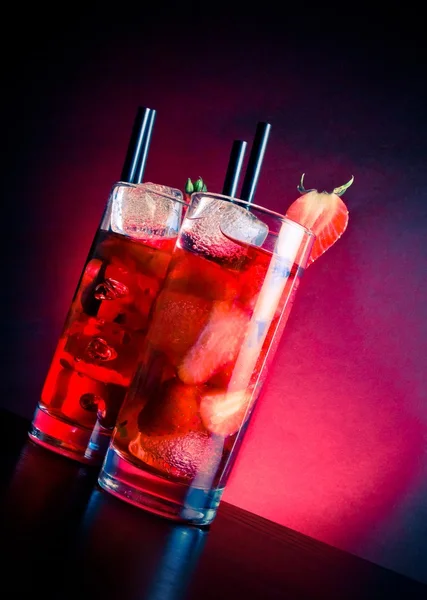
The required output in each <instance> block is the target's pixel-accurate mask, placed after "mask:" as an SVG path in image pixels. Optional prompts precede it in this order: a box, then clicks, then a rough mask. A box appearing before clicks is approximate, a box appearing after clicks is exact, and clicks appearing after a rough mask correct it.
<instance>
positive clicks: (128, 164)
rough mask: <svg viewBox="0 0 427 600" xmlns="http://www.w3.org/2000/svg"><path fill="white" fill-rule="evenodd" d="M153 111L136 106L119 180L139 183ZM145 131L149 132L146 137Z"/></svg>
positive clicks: (148, 141)
mask: <svg viewBox="0 0 427 600" xmlns="http://www.w3.org/2000/svg"><path fill="white" fill-rule="evenodd" d="M155 112H156V111H155V110H152V109H151V108H146V107H143V106H140V107H138V110H137V113H136V116H135V120H134V123H133V128H132V134H131V136H130V140H129V145H128V149H127V153H126V158H125V161H124V164H123V169H122V174H121V177H120V181H126V182H128V183H141V181H142V175H143V171H144V167H145V162H146V160H147V153H148V146H149V143H150V138H151V131H148V130H149V129H150V122H151V128H152V126H153V123H154V117H153V116H152V113H154V115H155ZM147 131H148V133H149V136H148V138H147ZM141 158H142V163H141ZM141 167H142V169H141Z"/></svg>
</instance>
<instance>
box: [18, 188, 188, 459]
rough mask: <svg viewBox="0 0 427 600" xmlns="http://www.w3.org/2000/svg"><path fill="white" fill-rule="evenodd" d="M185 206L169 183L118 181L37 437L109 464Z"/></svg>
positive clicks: (51, 375)
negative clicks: (107, 453)
mask: <svg viewBox="0 0 427 600" xmlns="http://www.w3.org/2000/svg"><path fill="white" fill-rule="evenodd" d="M185 206H186V203H185V201H184V200H183V195H182V193H181V192H180V191H179V190H175V189H173V188H168V187H166V186H159V185H155V184H150V183H145V184H131V183H123V182H118V183H116V184H115V185H114V186H113V188H112V190H111V193H110V196H109V199H108V202H107V205H106V209H105V213H104V216H103V219H102V221H101V223H100V226H99V229H98V231H97V233H96V236H95V239H94V242H93V244H92V247H91V249H90V252H89V254H88V257H87V260H86V263H85V266H84V268H83V272H82V274H81V277H80V281H79V283H78V286H77V289H76V292H75V294H74V298H73V300H72V303H71V306H70V309H69V312H68V316H67V318H66V321H65V324H64V327H63V331H62V334H61V336H60V339H59V342H58V345H57V348H56V351H55V354H54V356H53V359H52V362H51V365H50V368H49V370H48V373H47V376H46V379H45V382H44V386H43V390H42V393H41V398H40V400H39V403H38V407H37V409H36V411H35V415H34V418H33V422H32V425H31V429H30V432H29V436H30V438H31V439H32V440H33V441H34V442H36V443H38V444H40V445H41V446H44V447H46V448H48V449H50V450H53V451H55V452H57V453H59V454H62V455H64V456H68V457H69V458H73V459H75V460H77V461H80V462H83V463H88V464H101V463H102V460H103V458H104V455H105V451H106V449H107V446H108V442H109V438H110V435H111V432H112V430H113V426H114V424H115V421H116V418H117V414H118V411H119V408H120V406H121V404H122V401H123V399H124V397H125V393H126V389H127V387H128V385H129V383H130V381H131V377H132V375H133V373H134V371H135V369H136V366H137V361H138V357H139V351H140V348H141V345H142V342H143V340H144V338H145V334H146V331H147V324H148V317H149V314H150V310H151V307H152V304H153V301H154V299H155V298H156V296H157V294H158V292H159V290H160V287H161V284H162V282H163V279H164V277H165V275H166V271H167V268H168V265H169V261H170V258H171V254H172V250H173V247H174V245H175V242H176V238H177V233H178V230H179V227H180V225H181V221H182V213H183V209H184V207H185Z"/></svg>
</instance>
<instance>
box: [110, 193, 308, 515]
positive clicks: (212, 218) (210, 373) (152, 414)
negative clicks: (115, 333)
mask: <svg viewBox="0 0 427 600" xmlns="http://www.w3.org/2000/svg"><path fill="white" fill-rule="evenodd" d="M313 241H314V235H313V234H312V233H311V232H310V231H308V230H307V229H305V228H304V227H302V226H301V225H299V224H297V223H295V222H293V221H291V220H289V219H287V218H285V217H283V216H282V215H279V214H277V213H274V212H272V211H269V210H267V209H265V208H262V207H260V206H255V205H251V204H248V203H247V202H244V201H241V200H238V199H235V198H231V197H227V196H223V195H218V194H211V193H196V194H193V195H192V198H191V202H190V205H189V208H188V210H187V212H186V216H185V218H184V220H183V223H182V227H181V231H180V233H179V236H178V240H177V244H176V246H175V249H174V252H173V255H172V260H171V263H170V265H169V270H168V274H167V276H166V279H165V281H164V284H163V287H162V290H161V292H160V294H159V296H158V297H157V299H156V301H155V304H154V307H153V312H152V315H151V318H150V325H149V328H148V332H147V336H146V340H145V344H144V349H143V351H142V352H141V357H140V361H139V364H138V368H137V370H136V373H135V376H134V378H133V380H132V383H131V385H130V387H129V390H128V393H127V395H126V398H125V401H124V404H123V406H122V408H121V410H120V413H119V416H118V421H117V424H116V427H115V429H114V432H113V436H112V439H111V442H110V447H109V449H108V451H107V454H106V457H105V460H104V463H103V466H102V469H101V472H100V476H99V480H98V481H99V484H100V486H101V487H102V488H103V489H104V490H106V491H108V492H110V493H111V494H113V495H115V496H117V497H119V498H121V499H122V500H124V501H126V502H129V503H131V504H134V505H137V506H140V507H142V508H143V509H146V510H148V511H151V512H153V513H157V514H159V515H161V516H164V517H167V518H169V519H173V520H176V521H182V522H188V523H192V524H197V525H207V524H209V523H210V522H212V520H213V519H214V518H215V515H216V511H217V508H218V505H219V502H220V499H221V496H222V493H223V491H224V487H225V485H226V482H227V479H228V477H229V474H230V471H231V468H232V466H233V464H234V462H235V459H236V456H237V453H238V451H239V448H240V445H241V442H242V439H243V436H244V434H245V431H246V429H247V425H248V422H249V418H250V416H251V414H252V412H253V408H254V405H255V402H256V400H257V398H258V396H259V394H260V391H261V388H262V386H263V383H264V381H265V379H266V376H267V373H268V369H269V365H270V363H271V360H272V358H273V355H274V353H275V350H276V348H277V345H278V342H279V340H280V337H281V335H282V333H283V329H284V326H285V323H286V320H287V317H288V315H289V311H290V309H291V306H292V302H293V299H294V296H295V292H296V290H297V288H298V285H299V282H300V279H301V276H302V274H303V273H304V268H305V266H306V264H307V260H308V258H309V255H310V251H311V247H312V244H313Z"/></svg>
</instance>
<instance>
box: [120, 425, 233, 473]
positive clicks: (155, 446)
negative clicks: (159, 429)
mask: <svg viewBox="0 0 427 600" xmlns="http://www.w3.org/2000/svg"><path fill="white" fill-rule="evenodd" d="M129 450H130V452H131V453H132V454H133V455H134V456H136V457H137V458H139V460H141V461H142V462H144V463H146V464H148V465H150V466H152V467H154V468H156V469H159V470H160V471H163V472H165V473H168V474H170V475H174V476H175V477H182V478H185V479H192V478H193V477H195V476H196V475H197V474H198V473H199V471H203V472H206V471H207V472H209V471H210V470H212V467H216V466H217V465H218V463H219V459H220V457H221V450H222V447H221V446H220V447H218V445H217V444H215V440H213V439H211V438H210V437H209V435H208V434H207V433H198V432H190V433H187V434H186V435H159V436H149V435H144V434H142V433H138V435H137V436H136V437H135V438H134V439H133V440H132V441H131V442H129Z"/></svg>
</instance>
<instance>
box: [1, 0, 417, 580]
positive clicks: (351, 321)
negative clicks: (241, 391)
mask: <svg viewBox="0 0 427 600" xmlns="http://www.w3.org/2000/svg"><path fill="white" fill-rule="evenodd" d="M103 10H105V9H103ZM302 12H303V11H302ZM45 16H46V15H43V14H41V13H40V12H39V11H38V12H37V13H34V15H28V14H27V17H26V20H25V23H23V24H22V28H21V29H20V31H19V39H16V40H15V43H14V44H13V45H12V46H10V45H9V43H8V44H7V45H6V42H5V41H3V42H2V43H3V44H4V48H3V57H4V67H5V69H4V81H6V82H7V84H6V93H5V94H4V97H3V102H5V109H4V110H3V131H4V132H5V139H4V141H3V149H4V150H5V159H4V161H3V163H2V166H3V168H4V170H5V172H4V176H3V182H2V183H3V185H2V194H3V208H2V213H3V228H2V229H3V235H2V242H3V244H4V249H3V253H2V256H3V286H2V303H3V304H2V307H3V310H2V328H3V330H4V336H3V340H4V342H3V354H2V366H3V369H2V381H3V383H4V388H3V393H2V399H1V403H2V405H3V406H5V407H7V408H9V409H11V410H14V411H15V412H18V413H20V414H23V415H25V416H27V417H31V416H32V413H33V411H34V409H35V407H36V403H37V399H38V395H39V391H40V388H41V385H42V383H43V379H44V376H45V374H46V371H47V368H48V366H49V362H50V359H51V357H52V353H53V350H54V348H55V345H56V341H57V338H58V335H59V333H60V330H61V327H62V323H63V320H64V317H65V314H66V311H67V309H68V306H69V302H70V300H71V296H72V294H73V292H74V288H75V285H76V283H77V280H78V277H79V275H80V270H81V268H82V265H83V262H84V260H85V258H86V254H87V252H88V249H89V246H90V243H91V241H92V236H93V234H94V232H95V229H96V227H97V226H98V222H99V219H100V216H101V213H102V210H103V207H104V204H105V201H106V199H107V196H108V194H109V191H110V188H111V186H112V184H113V183H114V182H115V181H116V180H117V179H118V178H119V175H120V172H121V167H122V163H123V160H124V156H125V152H126V147H127V143H128V139H129V135H130V130H131V127H132V122H133V118H134V115H135V111H136V108H137V106H138V105H147V106H150V107H152V108H155V109H157V120H156V124H155V128H154V133H153V140H152V145H151V149H150V154H149V158H148V162H147V170H146V177H145V179H146V180H147V181H154V182H158V183H164V184H168V185H171V186H174V187H179V188H182V187H183V185H184V182H185V180H186V178H187V177H192V178H197V177H198V176H199V175H201V176H202V177H203V178H204V179H205V180H206V182H207V184H208V188H209V189H210V190H212V191H214V190H220V189H221V187H222V182H223V179H224V175H225V170H226V166H227V161H228V156H229V152H230V148H231V143H232V141H233V140H234V139H236V138H240V139H246V140H247V141H248V142H249V144H250V143H251V141H252V138H253V134H254V131H255V126H256V123H257V122H258V121H261V120H262V121H269V122H270V123H271V124H272V131H271V136H270V141H269V144H268V148H267V152H266V156H265V161H264V166H263V169H262V173H261V178H260V181H259V185H258V189H257V193H256V202H257V203H260V204H264V205H265V206H267V207H269V208H272V209H274V210H277V211H279V212H285V210H286V208H287V207H288V206H289V204H290V203H291V202H292V201H293V200H294V199H295V198H296V197H297V195H298V192H297V190H296V186H297V184H298V182H299V179H300V176H301V173H303V172H305V173H306V180H305V183H306V185H307V187H318V188H319V189H329V190H330V189H332V188H333V187H335V186H338V185H341V184H343V183H344V182H346V181H347V180H348V179H349V177H350V176H351V175H352V174H353V175H354V176H355V182H354V184H353V186H352V187H351V188H350V189H349V191H347V193H346V195H345V196H344V200H345V201H346V203H347V205H348V208H349V210H350V222H349V226H348V230H347V232H346V233H345V235H344V237H343V238H342V239H341V240H340V241H339V242H338V243H337V244H336V245H335V246H334V247H333V248H331V249H330V250H329V251H328V253H327V254H325V256H323V257H322V258H321V259H319V261H318V262H316V263H315V264H314V265H313V266H312V267H310V269H309V270H308V271H307V273H306V275H305V276H304V279H303V282H302V285H301V287H300V291H299V292H298V296H297V299H296V302H295V306H294V309H293V312H292V314H291V317H290V319H289V322H288V325H287V328H286V331H285V335H284V337H283V339H282V342H281V344H280V347H279V351H278V354H277V358H276V362H275V366H274V369H273V371H272V373H271V377H270V378H269V380H268V383H267V385H266V387H265V393H264V394H263V397H262V399H261V400H260V402H259V405H258V407H257V410H256V413H255V418H254V419H253V421H252V423H251V425H250V428H249V431H248V434H247V438H246V440H245V443H244V445H243V448H242V451H241V454H240V456H239V459H238V462H237V465H236V467H235V470H234V472H233V473H232V476H231V478H230V481H229V485H228V488H227V490H226V493H225V497H224V498H225V500H227V501H229V502H231V503H233V504H236V505H238V506H241V507H243V508H246V509H248V510H251V511H253V512H255V513H257V514H260V515H262V516H264V517H266V518H268V519H271V520H273V521H276V522H279V523H282V524H284V525H286V526H288V527H291V528H294V529H296V530H298V531H301V532H303V533H306V534H308V535H310V536H313V537H315V538H317V539H320V540H322V541H325V542H327V543H330V544H332V545H335V546H337V547H339V548H343V549H345V550H347V551H350V552H352V553H355V554H358V555H360V556H363V557H365V558H368V559H370V560H372V561H374V562H376V563H379V564H381V565H383V566H386V567H390V568H392V569H395V570H397V571H399V572H401V573H404V574H407V575H409V576H412V577H414V578H416V579H419V580H421V581H425V582H427V559H426V557H427V525H426V524H427V509H426V502H425V499H426V497H427V457H426V434H427V405H426V393H425V391H426V381H425V377H426V376H425V371H426V368H425V365H426V358H425V357H426V356H427V352H426V337H427V327H426V323H427V320H426V308H425V302H426V293H427V284H426V273H427V257H426V250H425V248H426V246H425V240H426V230H427V201H426V200H427V199H426V197H425V196H426V192H425V156H426V141H425V140H426V119H425V99H426V98H425V88H424V77H423V72H425V61H424V53H423V48H422V47H420V41H419V40H420V38H419V36H417V32H416V27H417V25H416V24H414V23H412V24H411V29H409V26H408V28H406V29H405V28H404V27H403V25H404V20H402V16H401V15H397V14H396V15H395V17H396V19H395V21H393V20H392V19H390V22H389V23H387V24H385V23H384V22H382V24H381V25H379V24H378V23H376V22H373V21H372V19H371V20H370V21H369V22H370V23H371V24H370V25H369V22H368V21H366V20H365V18H364V16H363V11H361V12H360V15H359V14H358V13H357V11H356V12H355V14H354V15H353V18H352V20H351V21H350V22H349V21H346V27H344V28H340V27H339V19H338V17H340V15H336V17H337V20H335V21H332V20H330V21H327V20H325V23H323V22H321V21H319V20H316V18H315V17H314V16H313V18H312V19H311V21H310V20H309V19H308V17H307V15H305V17H306V18H305V20H304V18H303V16H304V15H294V16H290V15H288V16H287V18H286V19H284V18H282V17H281V18H279V16H277V15H274V14H271V13H270V14H267V13H263V15H261V16H260V15H259V14H254V15H251V14H249V13H248V9H247V8H246V10H245V11H243V12H239V11H237V10H236V11H235V14H232V12H230V10H228V11H222V12H221V11H218V13H217V14H214V13H213V12H212V14H210V15H203V14H201V13H200V11H199V10H198V9H197V7H195V6H193V9H192V10H184V8H183V5H182V4H181V5H178V4H177V5H176V6H175V8H173V7H172V5H171V6H170V7H169V8H168V9H166V7H165V9H164V10H163V9H162V7H160V8H159V9H158V10H157V11H156V10H155V9H152V10H151V12H150V13H148V12H147V11H146V12H144V9H143V8H141V10H140V11H139V12H138V13H130V12H127V13H124V11H122V12H121V13H117V14H111V15H109V18H108V19H107V18H105V19H103V22H102V23H101V22H100V18H99V13H98V14H97V15H93V14H92V15H88V14H87V12H84V11H83V10H82V12H80V13H79V12H78V10H77V8H76V7H75V6H74V7H73V11H72V14H70V15H67V18H62V17H61V19H58V20H57V21H56V22H55V25H54V26H53V25H49V24H48V23H47V22H44V21H43V19H44V17H45ZM89 16H91V18H90V19H89ZM105 16H108V15H105V14H104V17H105ZM392 16H394V15H392ZM342 18H343V19H345V18H346V17H345V15H342ZM396 31H400V34H399V35H398V36H397V37H396V35H395V32H396Z"/></svg>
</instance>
